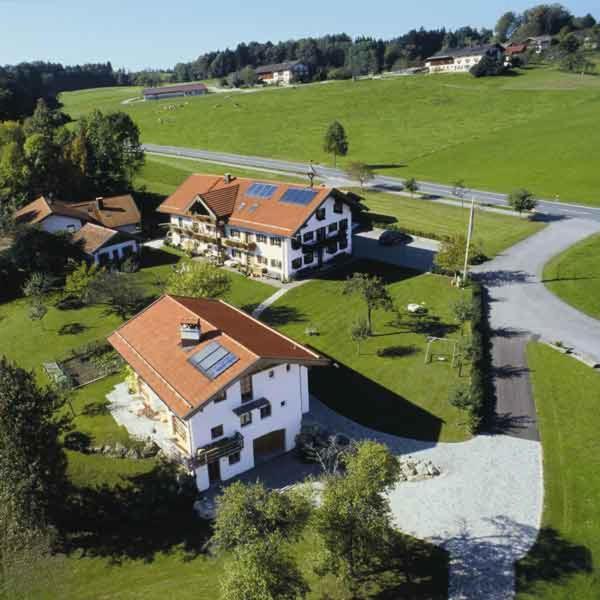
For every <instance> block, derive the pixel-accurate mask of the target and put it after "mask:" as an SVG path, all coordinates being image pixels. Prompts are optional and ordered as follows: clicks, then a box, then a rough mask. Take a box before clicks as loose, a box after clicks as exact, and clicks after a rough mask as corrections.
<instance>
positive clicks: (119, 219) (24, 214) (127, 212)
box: [15, 194, 142, 227]
mask: <svg viewBox="0 0 600 600" xmlns="http://www.w3.org/2000/svg"><path fill="white" fill-rule="evenodd" d="M50 215H60V216H64V217H72V218H75V219H79V220H81V221H84V222H85V221H92V222H95V223H99V224H100V225H104V226H105V227H122V226H124V225H137V224H138V223H140V222H141V220H142V217H141V215H140V211H139V209H138V207H137V205H136V203H135V200H134V199H133V197H132V196H131V195H129V194H127V195H124V196H113V197H111V198H98V199H96V200H89V201H86V202H73V203H66V202H63V201H61V200H50V199H48V198H46V197H45V196H40V197H39V198H38V199H37V200H34V201H33V202H30V203H29V204H27V205H26V206H24V207H23V208H21V209H20V210H18V211H17V212H16V214H15V218H16V219H17V222H18V223H23V224H29V225H35V224H37V223H41V222H42V221H43V220H44V219H46V218H47V217H49V216H50Z"/></svg>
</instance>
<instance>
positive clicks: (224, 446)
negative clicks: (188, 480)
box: [194, 432, 244, 466]
mask: <svg viewBox="0 0 600 600" xmlns="http://www.w3.org/2000/svg"><path fill="white" fill-rule="evenodd" d="M243 447H244V436H242V434H241V433H239V432H236V433H235V435H233V436H232V437H229V438H223V439H222V440H218V441H216V442H213V443H212V444H207V445H206V446H202V448H198V450H196V457H195V460H194V463H195V465H196V466H203V465H207V464H209V463H213V462H216V461H217V460H219V459H220V458H223V457H225V456H229V455H230V454H235V453H236V452H240V451H241V450H242V448H243Z"/></svg>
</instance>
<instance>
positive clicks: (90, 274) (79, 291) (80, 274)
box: [64, 261, 102, 304]
mask: <svg viewBox="0 0 600 600" xmlns="http://www.w3.org/2000/svg"><path fill="white" fill-rule="evenodd" d="M101 271H102V268H101V267H100V266H99V265H97V264H96V263H93V264H91V265H90V264H89V263H87V262H86V261H81V263H80V265H79V266H78V267H77V268H75V269H73V271H71V273H69V275H67V280H66V282H65V288H64V293H65V295H66V296H70V297H73V298H77V300H79V301H80V302H82V303H84V304H85V303H87V302H88V301H89V299H90V287H91V286H92V284H93V282H94V280H95V279H96V277H98V275H99V274H100V273H101Z"/></svg>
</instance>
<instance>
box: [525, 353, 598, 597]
mask: <svg viewBox="0 0 600 600" xmlns="http://www.w3.org/2000/svg"><path fill="white" fill-rule="evenodd" d="M528 359H529V367H530V368H531V371H532V377H533V390H534V395H535V400H536V406H537V411H538V415H539V424H540V432H541V438H542V445H543V452H544V516H543V522H542V530H541V533H540V536H539V538H538V542H537V544H536V546H534V548H533V549H532V551H531V552H530V553H529V555H528V556H527V557H526V558H525V559H524V560H522V561H521V562H520V563H518V569H517V579H518V585H517V589H518V592H519V593H518V595H517V597H518V599H519V600H534V599H535V600H566V599H570V598H572V599H575V598H576V599H577V600H595V599H597V598H599V597H600V576H599V572H600V571H599V569H600V509H599V507H598V498H599V497H600V452H599V451H598V450H599V449H598V428H599V427H600V417H599V416H598V398H600V374H599V373H597V372H596V371H594V370H592V369H590V368H589V367H587V366H585V365H582V364H581V363H579V362H577V361H575V360H574V359H572V358H570V357H567V356H565V355H563V354H560V353H559V352H556V351H555V350H553V349H551V348H548V347H547V346H542V345H540V344H531V345H530V346H529V348H528Z"/></svg>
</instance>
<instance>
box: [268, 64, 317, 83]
mask: <svg viewBox="0 0 600 600" xmlns="http://www.w3.org/2000/svg"><path fill="white" fill-rule="evenodd" d="M308 73H309V69H308V67H307V66H306V65H305V64H304V63H302V62H300V61H299V60H295V61H291V62H284V63H277V64H273V65H265V66H263V67H257V68H256V75H257V76H258V79H259V81H262V82H263V83H269V84H278V83H281V84H289V83H292V82H293V81H296V80H301V79H303V78H304V77H306V76H307V75H308Z"/></svg>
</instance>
